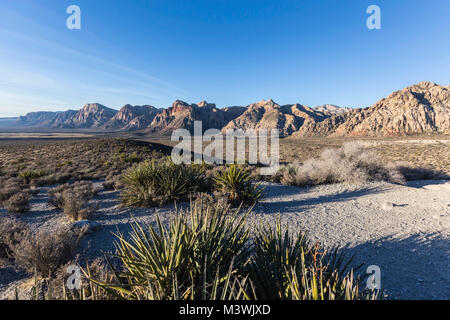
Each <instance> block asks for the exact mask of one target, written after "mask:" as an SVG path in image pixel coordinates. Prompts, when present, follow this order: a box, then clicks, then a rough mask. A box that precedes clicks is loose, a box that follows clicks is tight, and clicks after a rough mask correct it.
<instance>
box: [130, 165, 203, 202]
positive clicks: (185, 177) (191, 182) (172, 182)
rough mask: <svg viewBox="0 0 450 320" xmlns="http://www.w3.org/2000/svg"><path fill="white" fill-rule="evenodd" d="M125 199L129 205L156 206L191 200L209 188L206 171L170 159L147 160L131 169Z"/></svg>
mask: <svg viewBox="0 0 450 320" xmlns="http://www.w3.org/2000/svg"><path fill="white" fill-rule="evenodd" d="M122 182H123V184H124V186H125V188H124V191H123V192H122V200H123V202H124V203H125V204H126V205H130V206H141V207H152V206H158V205H164V204H167V203H168V202H170V201H174V200H177V201H183V200H188V198H189V195H190V194H192V193H194V192H197V191H201V190H202V189H205V187H207V186H206V185H205V183H204V177H203V173H202V171H200V170H199V169H198V168H196V167H193V166H188V165H185V164H175V163H173V162H172V161H171V160H170V158H166V159H164V160H158V161H157V160H152V161H145V162H142V163H140V164H138V165H135V166H134V167H132V168H130V169H128V170H127V172H126V173H125V175H124V176H123V178H122Z"/></svg>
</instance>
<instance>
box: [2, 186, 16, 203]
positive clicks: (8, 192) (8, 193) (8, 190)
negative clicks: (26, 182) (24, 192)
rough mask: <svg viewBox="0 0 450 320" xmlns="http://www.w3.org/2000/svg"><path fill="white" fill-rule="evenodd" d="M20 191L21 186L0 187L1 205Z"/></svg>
mask: <svg viewBox="0 0 450 320" xmlns="http://www.w3.org/2000/svg"><path fill="white" fill-rule="evenodd" d="M19 192H20V187H18V186H7V187H3V188H2V189H0V205H1V204H2V203H3V202H4V201H6V200H8V199H9V198H11V197H12V196H13V195H14V194H17V193H19Z"/></svg>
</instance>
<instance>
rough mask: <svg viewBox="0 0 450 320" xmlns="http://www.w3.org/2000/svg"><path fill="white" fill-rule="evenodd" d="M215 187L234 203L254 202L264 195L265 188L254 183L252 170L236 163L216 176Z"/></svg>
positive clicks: (245, 203)
mask: <svg viewBox="0 0 450 320" xmlns="http://www.w3.org/2000/svg"><path fill="white" fill-rule="evenodd" d="M214 183H215V188H216V190H217V191H218V192H219V194H222V195H224V196H225V197H226V198H227V200H228V201H229V202H230V203H231V204H232V205H240V204H244V205H247V204H250V205H252V204H254V203H256V202H257V201H258V200H260V199H261V198H262V197H263V193H264V188H262V187H261V186H260V184H259V183H258V184H253V183H252V181H251V179H250V172H249V171H248V170H246V169H245V168H242V167H238V166H237V165H236V164H232V165H230V166H229V167H228V168H227V169H226V170H225V171H223V172H221V173H219V174H218V175H217V176H216V177H214Z"/></svg>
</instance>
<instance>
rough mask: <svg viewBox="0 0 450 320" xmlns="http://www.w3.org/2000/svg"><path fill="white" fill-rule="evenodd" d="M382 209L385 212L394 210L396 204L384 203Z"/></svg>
mask: <svg viewBox="0 0 450 320" xmlns="http://www.w3.org/2000/svg"><path fill="white" fill-rule="evenodd" d="M381 208H382V209H383V210H392V209H393V208H394V204H393V203H392V202H383V203H382V204H381Z"/></svg>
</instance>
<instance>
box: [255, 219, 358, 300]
mask: <svg viewBox="0 0 450 320" xmlns="http://www.w3.org/2000/svg"><path fill="white" fill-rule="evenodd" d="M351 260H352V259H345V256H344V254H343V253H342V252H340V251H339V250H338V249H334V250H331V251H329V252H326V251H322V249H321V248H320V246H319V244H317V245H314V246H313V245H311V244H310V243H309V242H308V241H307V240H306V237H305V234H302V233H300V232H299V233H296V234H295V235H294V236H291V235H290V233H289V229H288V228H286V229H285V231H284V232H283V231H282V228H281V223H280V222H279V221H278V222H277V223H276V225H275V227H274V228H272V227H267V228H266V227H260V228H259V229H258V231H257V233H256V235H255V240H254V254H253V257H252V263H251V264H250V266H249V273H250V279H251V281H252V282H253V284H254V287H255V291H256V296H257V298H259V299H268V300H278V299H283V300H284V299H288V300H291V299H293V300H326V299H331V300H335V299H348V300H354V299H359V298H361V296H360V295H359V292H358V281H355V280H354V279H353V271H350V272H349V271H348V267H349V265H350V263H351Z"/></svg>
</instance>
